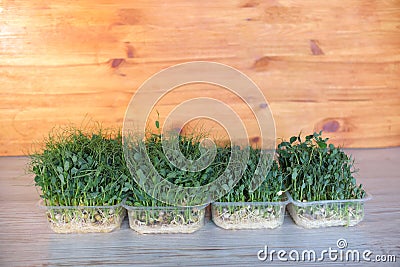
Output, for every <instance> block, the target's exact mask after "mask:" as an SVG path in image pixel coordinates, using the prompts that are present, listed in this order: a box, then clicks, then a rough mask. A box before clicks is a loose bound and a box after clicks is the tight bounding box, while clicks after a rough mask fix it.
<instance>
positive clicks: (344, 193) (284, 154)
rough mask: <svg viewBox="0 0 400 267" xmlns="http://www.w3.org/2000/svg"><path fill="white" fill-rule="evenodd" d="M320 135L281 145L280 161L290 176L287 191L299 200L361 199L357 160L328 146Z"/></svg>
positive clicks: (331, 145) (362, 194) (295, 139)
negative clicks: (355, 173)
mask: <svg viewBox="0 0 400 267" xmlns="http://www.w3.org/2000/svg"><path fill="white" fill-rule="evenodd" d="M327 141H328V138H322V137H321V132H319V133H314V134H312V135H308V136H306V137H305V140H302V139H301V137H300V135H299V136H293V137H291V138H290V140H289V142H286V141H283V142H282V143H280V144H279V145H278V149H277V153H278V160H279V164H280V167H281V169H282V171H283V172H284V173H285V175H286V176H288V179H287V180H286V188H287V189H288V190H289V192H290V193H291V195H292V196H293V198H294V199H296V200H300V201H303V200H305V201H319V200H341V199H358V198H362V197H364V195H365V191H364V190H363V189H362V185H360V186H357V184H356V179H355V178H354V177H353V173H354V172H355V169H354V160H353V159H352V158H351V157H350V156H348V155H346V154H345V153H344V152H343V151H342V149H341V148H338V147H335V146H334V145H333V144H328V143H327Z"/></svg>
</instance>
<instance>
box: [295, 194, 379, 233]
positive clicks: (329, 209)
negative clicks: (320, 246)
mask: <svg viewBox="0 0 400 267" xmlns="http://www.w3.org/2000/svg"><path fill="white" fill-rule="evenodd" d="M288 198H289V201H290V203H289V205H288V211H289V214H290V216H291V217H292V218H293V220H294V221H295V223H296V224H298V225H300V226H302V227H304V228H319V227H329V226H354V225H356V224H358V223H359V222H361V221H362V220H363V218H364V202H365V201H368V200H370V199H371V198H372V197H371V195H370V194H368V193H366V196H365V197H364V198H362V199H347V200H323V201H311V202H301V201H297V200H293V198H292V196H291V195H290V194H288Z"/></svg>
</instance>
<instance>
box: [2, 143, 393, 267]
mask: <svg viewBox="0 0 400 267" xmlns="http://www.w3.org/2000/svg"><path fill="white" fill-rule="evenodd" d="M346 152H348V153H350V154H352V155H353V156H354V157H355V159H356V166H357V168H359V169H360V172H359V174H358V177H357V178H358V182H360V183H362V184H363V185H364V187H365V188H366V190H368V192H369V193H371V194H372V195H373V199H372V200H371V201H369V202H367V203H366V205H365V212H366V214H365V218H364V220H363V221H362V222H361V223H360V224H359V225H357V226H355V227H349V228H346V227H332V228H324V229H303V228H301V227H298V226H296V225H295V224H294V223H293V221H292V220H291V218H290V217H289V216H288V215H286V216H285V221H284V224H283V225H282V226H281V227H280V228H277V229H274V230H267V229H265V230H238V231H231V230H223V229H221V228H218V227H217V226H215V225H214V223H212V222H211V221H207V222H206V224H205V226H204V227H203V228H201V229H200V230H199V231H198V232H195V233H193V234H169V235H140V234H137V233H136V232H134V231H132V230H130V229H129V226H128V222H127V221H124V223H123V226H122V229H120V230H118V231H114V232H112V233H107V234H70V235H68V234H55V233H53V232H52V231H51V230H50V228H49V226H48V225H47V220H46V218H45V215H44V211H43V210H40V209H39V208H38V207H37V206H35V204H36V203H37V201H38V199H39V196H38V193H37V192H36V190H35V188H34V186H33V177H32V176H31V175H27V174H26V173H25V171H24V168H25V164H26V163H27V158H25V157H0V265H1V266H88V265H95V266H136V265H138V266H258V265H260V266H261V265H262V266H264V265H268V266H276V265H278V266H293V265H294V264H295V263H294V262H279V261H278V260H277V259H275V260H274V261H273V262H269V261H266V262H260V261H258V260H257V252H258V251H259V250H260V249H263V248H264V246H265V245H268V246H269V249H275V250H280V249H284V250H287V251H290V250H292V249H296V250H298V251H300V252H301V251H303V250H306V249H314V250H316V251H318V252H321V251H322V250H323V249H328V248H329V247H331V248H332V249H335V248H336V241H337V240H338V239H339V238H344V239H346V240H347V242H348V249H351V250H359V251H364V250H366V249H368V250H371V251H372V252H373V256H375V255H388V254H390V255H395V256H396V257H397V262H395V263H385V264H383V265H382V266H398V261H399V257H400V247H399V244H400V232H399V231H398V230H397V229H398V225H399V224H400V209H399V204H398V203H399V201H400V195H399V194H398V188H399V187H400V175H399V169H398V166H399V164H400V148H388V149H352V150H347V151H346ZM297 264H299V265H301V266H310V262H299V263H296V265H297ZM311 265H312V266H320V265H321V266H324V265H335V266H343V265H344V262H341V261H336V262H334V261H330V260H328V259H326V260H325V261H323V262H321V263H316V262H313V263H311ZM346 266H377V263H370V264H368V263H367V262H359V263H357V262H348V263H347V262H346Z"/></svg>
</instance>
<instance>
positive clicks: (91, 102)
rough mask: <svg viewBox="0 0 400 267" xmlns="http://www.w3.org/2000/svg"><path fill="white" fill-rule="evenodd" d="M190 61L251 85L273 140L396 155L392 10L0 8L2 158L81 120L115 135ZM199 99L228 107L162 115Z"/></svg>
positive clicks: (171, 5)
mask: <svg viewBox="0 0 400 267" xmlns="http://www.w3.org/2000/svg"><path fill="white" fill-rule="evenodd" d="M193 60H206V61H216V62H220V63H224V64H228V65H230V66H232V67H235V68H237V69H239V70H240V71H242V72H244V73H245V74H247V75H248V76H249V77H250V78H251V79H253V80H254V81H255V82H256V83H257V84H258V85H259V86H260V88H261V89H262V91H263V93H264V94H265V96H266V98H267V100H268V102H269V106H270V108H271V110H272V112H273V114H274V118H275V122H276V126H277V136H278V137H285V138H287V137H289V136H291V135H294V134H297V133H299V132H300V131H303V132H304V133H308V132H311V131H313V130H320V129H323V130H325V131H326V132H327V136H330V137H331V138H332V140H333V141H334V142H335V143H337V144H341V145H344V146H347V147H386V146H399V145H400V1H399V0H370V1H364V0H349V1H339V0H329V1H319V0H308V1H293V0H265V1H264V0H230V1H225V0H214V1H196V0H190V1H186V0H185V1H183V0H170V1H160V0H157V1H153V0H136V1H132V0H97V1H89V0H80V1H67V0H53V1H44V0H0V108H1V113H0V155H20V154H24V153H27V152H28V151H29V148H30V145H31V143H32V142H33V141H34V140H39V139H40V138H41V137H42V136H43V135H45V134H46V133H47V132H48V131H49V130H50V129H51V128H52V127H53V126H54V125H60V124H66V123H70V122H73V123H80V122H82V121H83V120H84V119H85V117H86V118H88V117H89V118H92V119H93V120H99V121H102V122H104V124H106V125H121V124H122V121H123V117H124V112H125V109H126V106H127V105H128V103H129V100H130V98H131V96H132V95H133V93H134V92H135V91H136V89H137V88H138V87H139V86H140V85H141V84H142V83H143V82H144V81H145V80H146V79H147V78H149V77H150V76H151V75H152V74H154V73H156V72H157V71H159V70H161V69H163V68H166V67H168V66H171V65H173V64H176V63H181V62H187V61H193ZM203 94H205V95H208V96H213V94H214V95H215V94H217V96H216V97H218V96H219V97H222V98H223V97H224V93H223V92H220V91H218V90H216V91H211V90H209V89H207V88H204V89H202V88H198V90H177V91H176V92H174V93H173V97H171V98H170V99H171V101H169V102H168V101H164V102H162V103H160V107H159V108H160V110H161V111H163V112H166V111H167V110H169V109H171V108H172V107H173V105H174V104H177V103H179V102H180V101H181V100H183V99H189V98H190V97H191V96H198V95H203ZM226 99H227V101H228V104H231V105H239V103H237V100H235V99H230V98H229V97H228V98H226ZM229 99H230V100H229ZM229 101H230V102H229ZM162 114H163V113H162ZM250 119H251V118H248V120H250Z"/></svg>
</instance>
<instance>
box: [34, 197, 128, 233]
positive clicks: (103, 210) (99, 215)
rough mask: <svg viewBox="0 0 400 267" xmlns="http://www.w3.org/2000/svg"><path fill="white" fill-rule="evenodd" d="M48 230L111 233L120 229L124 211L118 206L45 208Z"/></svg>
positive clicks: (40, 204) (41, 204)
mask: <svg viewBox="0 0 400 267" xmlns="http://www.w3.org/2000/svg"><path fill="white" fill-rule="evenodd" d="M38 205H39V207H40V208H41V209H45V210H46V215H47V220H48V221H49V223H50V228H51V229H52V230H53V231H54V232H56V233H95V232H101V233H106V232H111V231H113V230H115V229H119V228H120V227H121V223H122V221H123V219H124V217H125V215H126V210H125V209H124V208H123V207H122V206H121V205H120V204H119V205H114V206H45V205H43V201H42V200H41V201H39V204H38Z"/></svg>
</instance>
